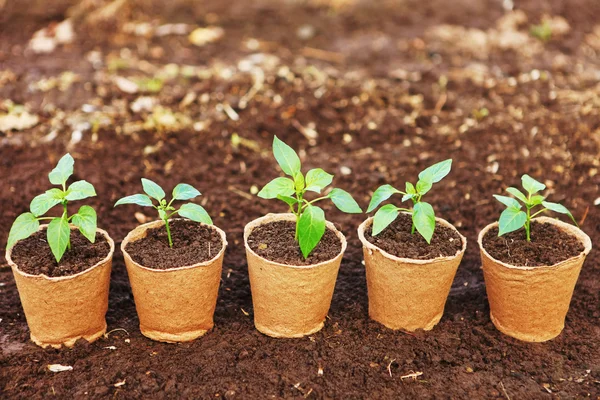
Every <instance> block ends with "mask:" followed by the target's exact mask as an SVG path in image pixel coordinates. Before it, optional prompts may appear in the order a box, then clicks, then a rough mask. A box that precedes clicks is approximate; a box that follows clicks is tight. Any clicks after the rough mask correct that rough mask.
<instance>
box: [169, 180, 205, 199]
mask: <svg viewBox="0 0 600 400" xmlns="http://www.w3.org/2000/svg"><path fill="white" fill-rule="evenodd" d="M200 194H201V193H200V192H199V191H198V189H196V188H195V187H193V186H192V185H188V184H187V183H180V184H178V185H177V186H175V188H174V189H173V199H174V200H191V199H193V198H195V197H198V196H200Z"/></svg>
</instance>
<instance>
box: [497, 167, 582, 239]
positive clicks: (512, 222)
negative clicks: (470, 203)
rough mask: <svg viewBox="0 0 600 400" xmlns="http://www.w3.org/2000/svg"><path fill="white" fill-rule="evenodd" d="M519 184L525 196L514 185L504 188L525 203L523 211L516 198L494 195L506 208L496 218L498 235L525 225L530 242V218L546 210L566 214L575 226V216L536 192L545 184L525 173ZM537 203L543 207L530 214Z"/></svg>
mask: <svg viewBox="0 0 600 400" xmlns="http://www.w3.org/2000/svg"><path fill="white" fill-rule="evenodd" d="M521 185H522V186H523V189H525V191H526V192H527V196H525V194H523V192H521V191H520V190H519V189H517V188H514V187H509V188H508V189H506V191H507V192H508V193H510V194H512V195H513V196H515V197H516V198H517V199H518V200H520V201H521V202H522V203H523V204H524V205H525V211H523V210H522V208H523V206H522V205H521V203H519V202H518V201H517V200H516V199H513V198H512V197H507V196H500V195H497V194H495V195H494V197H495V198H496V200H498V201H499V202H500V203H502V204H504V205H505V206H506V210H504V211H502V214H500V219H499V220H498V236H502V235H504V234H505V233H509V232H513V231H516V230H517V229H521V228H523V227H525V233H526V235H527V241H528V242H530V241H531V219H532V218H535V217H536V216H538V215H539V214H541V213H543V212H544V211H548V210H550V211H554V212H557V213H560V214H566V215H568V216H569V217H570V218H571V220H573V223H574V224H575V225H576V226H577V221H575V218H573V215H572V214H571V212H570V211H569V210H567V208H566V207H565V206H563V205H561V204H558V203H551V202H549V201H546V198H545V197H544V196H542V195H539V194H537V193H538V192H539V191H541V190H544V189H546V185H544V184H543V183H541V182H538V181H536V180H535V179H533V178H532V177H530V176H529V175H527V174H525V175H523V176H522V177H521ZM539 205H541V206H542V207H544V208H542V209H541V210H539V211H537V212H535V213H534V214H532V213H531V211H532V210H533V208H535V207H537V206H539Z"/></svg>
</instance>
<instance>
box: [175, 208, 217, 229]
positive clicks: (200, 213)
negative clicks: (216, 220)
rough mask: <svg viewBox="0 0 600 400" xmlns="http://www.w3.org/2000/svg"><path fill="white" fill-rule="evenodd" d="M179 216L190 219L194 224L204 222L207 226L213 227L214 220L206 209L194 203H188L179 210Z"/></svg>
mask: <svg viewBox="0 0 600 400" xmlns="http://www.w3.org/2000/svg"><path fill="white" fill-rule="evenodd" d="M179 215H181V216H182V217H185V218H189V219H191V220H192V221H194V222H202V223H204V224H207V225H212V223H213V222H212V219H211V218H210V216H209V215H208V213H207V212H206V210H205V209H204V207H202V206H199V205H198V204H194V203H186V204H184V205H182V206H181V207H180V208H179Z"/></svg>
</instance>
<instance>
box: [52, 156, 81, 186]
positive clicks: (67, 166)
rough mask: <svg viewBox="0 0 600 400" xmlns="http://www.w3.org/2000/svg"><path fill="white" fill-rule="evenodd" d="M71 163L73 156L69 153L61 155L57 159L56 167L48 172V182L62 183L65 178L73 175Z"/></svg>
mask: <svg viewBox="0 0 600 400" xmlns="http://www.w3.org/2000/svg"><path fill="white" fill-rule="evenodd" d="M73 165H75V160H73V157H71V155H70V154H69V153H67V154H65V155H64V156H62V158H61V159H60V160H58V164H56V167H55V168H54V169H53V170H52V171H51V172H50V173H49V174H48V179H50V183H52V184H53V185H64V184H65V182H67V179H69V177H70V176H71V175H73Z"/></svg>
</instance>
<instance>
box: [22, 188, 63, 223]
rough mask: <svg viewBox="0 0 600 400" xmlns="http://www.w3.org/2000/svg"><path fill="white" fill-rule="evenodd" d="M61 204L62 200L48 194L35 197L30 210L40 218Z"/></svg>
mask: <svg viewBox="0 0 600 400" xmlns="http://www.w3.org/2000/svg"><path fill="white" fill-rule="evenodd" d="M61 202H62V200H61V199H57V198H56V197H54V196H53V195H52V194H49V193H48V192H46V193H42V194H40V195H38V196H35V197H34V198H33V200H31V203H30V204H29V210H30V211H31V213H32V214H33V215H34V216H36V217H39V216H40V215H44V214H46V213H47V212H48V210H50V209H51V208H52V207H54V206H55V205H57V204H60V203H61Z"/></svg>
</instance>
